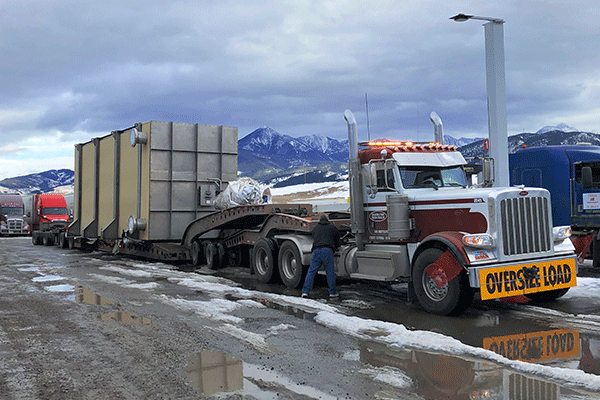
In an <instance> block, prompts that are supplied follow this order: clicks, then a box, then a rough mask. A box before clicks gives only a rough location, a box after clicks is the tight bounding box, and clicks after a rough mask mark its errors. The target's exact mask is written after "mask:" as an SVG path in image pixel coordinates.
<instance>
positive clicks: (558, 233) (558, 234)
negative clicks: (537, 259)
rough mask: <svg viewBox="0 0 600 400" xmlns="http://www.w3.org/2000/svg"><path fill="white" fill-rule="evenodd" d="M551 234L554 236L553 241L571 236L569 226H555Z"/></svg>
mask: <svg viewBox="0 0 600 400" xmlns="http://www.w3.org/2000/svg"><path fill="white" fill-rule="evenodd" d="M552 236H554V241H555V242H560V241H561V240H565V239H568V238H570V237H571V227H570V226H555V227H554V228H552Z"/></svg>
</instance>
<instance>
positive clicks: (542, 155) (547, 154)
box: [509, 144, 600, 267]
mask: <svg viewBox="0 0 600 400" xmlns="http://www.w3.org/2000/svg"><path fill="white" fill-rule="evenodd" d="M509 165H510V181H511V184H513V185H527V186H534V187H542V188H545V189H547V190H548V191H550V196H551V198H552V219H553V222H554V225H555V226H558V225H570V226H571V227H572V230H573V241H574V243H575V245H576V248H577V253H578V254H582V253H583V256H585V253H587V252H588V250H590V247H592V248H593V249H592V250H593V265H594V267H600V237H599V229H600V147H599V146H592V145H587V144H578V145H561V146H544V147H529V148H523V149H521V150H519V151H517V152H515V153H514V154H511V155H510V156H509ZM592 244H593V245H592Z"/></svg>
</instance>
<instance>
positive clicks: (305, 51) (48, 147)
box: [0, 0, 600, 180]
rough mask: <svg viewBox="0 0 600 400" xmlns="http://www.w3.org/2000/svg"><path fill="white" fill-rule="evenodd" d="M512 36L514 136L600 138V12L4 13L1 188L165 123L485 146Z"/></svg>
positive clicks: (308, 8) (387, 5) (74, 5)
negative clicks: (140, 128) (437, 121)
mask: <svg viewBox="0 0 600 400" xmlns="http://www.w3.org/2000/svg"><path fill="white" fill-rule="evenodd" d="M461 12H463V13H467V14H474V15H478V16H486V17H498V18H502V19H504V20H506V23H505V24H504V43H505V58H506V87H507V99H508V104H507V107H508V109H507V114H508V115H507V117H508V134H509V135H513V134H516V133H520V132H523V131H525V132H535V131H537V130H538V129H540V128H542V127H543V126H545V125H557V124H558V123H561V122H562V123H566V124H568V125H570V126H572V127H575V128H577V129H579V130H582V131H594V132H595V131H600V110H599V104H600V101H599V100H600V91H599V90H598V89H599V86H600V57H599V51H598V50H599V44H600V22H599V21H600V3H598V2H597V1H591V0H589V1H582V0H564V1H558V0H546V1H528V0H519V1H505V0H503V1H488V0H486V1H455V0H445V1H439V0H402V1H399V0H369V1H360V0H347V1H344V0H330V1H326V0H316V1H298V0H293V1H288V0H277V1H269V0H263V1H252V0H243V1H242V0H219V1H216V0H211V1H201V0H193V1H187V0H183V1H173V0H169V1H157V0H153V1H128V0H118V1H113V0H103V1H93V2H92V1H84V0H74V1H56V0H39V1H28V0H0V180H1V179H3V178H6V177H12V176H18V175H24V174H28V173H32V172H41V171H45V170H48V169H58V168H70V169H73V152H74V147H73V145H74V144H75V143H82V142H86V141H89V140H90V139H91V138H93V137H98V136H104V135H107V134H109V133H110V131H112V130H116V129H123V128H127V127H129V126H131V125H133V124H135V123H136V122H145V121H149V120H164V121H177V122H191V123H202V124H214V125H229V126H237V127H238V128H239V137H240V138H241V137H243V136H245V135H247V134H248V133H250V132H251V131H253V130H254V129H256V128H259V127H261V126H264V125H268V126H270V127H271V128H273V129H275V130H276V131H278V132H279V133H282V134H287V135H291V136H302V135H311V134H318V135H325V136H329V137H332V138H336V139H345V138H346V134H347V130H346V125H345V121H344V118H343V112H344V110H345V109H351V110H352V111H353V112H354V113H355V115H356V118H357V121H358V132H359V139H360V140H363V139H366V138H367V128H366V126H367V124H366V113H365V93H368V100H369V126H370V137H371V138H376V137H388V138H390V139H392V138H393V139H398V140H403V139H406V140H408V139H410V140H430V139H431V138H432V137H433V126H432V124H431V122H430V121H429V113H430V112H431V111H436V112H437V113H438V114H439V115H440V117H441V118H442V121H443V123H444V133H445V134H446V135H451V136H454V137H457V138H458V137H482V136H486V135H487V111H486V109H487V106H486V85H485V50H484V45H485V41H484V28H483V26H482V24H483V21H474V20H471V21H467V22H464V23H456V22H454V21H452V20H450V19H449V17H451V16H453V15H455V14H457V13H461Z"/></svg>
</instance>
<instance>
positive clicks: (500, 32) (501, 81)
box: [450, 14, 509, 186]
mask: <svg viewBox="0 0 600 400" xmlns="http://www.w3.org/2000/svg"><path fill="white" fill-rule="evenodd" d="M450 19H453V20H454V21H456V22H465V21H467V20H469V19H476V20H482V21H488V22H487V23H485V24H483V27H484V29H485V69H486V81H487V106H488V129H489V138H490V157H491V158H493V159H494V185H493V186H509V170H508V131H507V126H506V76H505V73H504V22H505V21H504V20H503V19H500V18H488V17H478V16H475V15H465V14H458V15H455V16H453V17H450Z"/></svg>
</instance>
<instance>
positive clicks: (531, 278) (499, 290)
mask: <svg viewBox="0 0 600 400" xmlns="http://www.w3.org/2000/svg"><path fill="white" fill-rule="evenodd" d="M576 271H577V267H576V264H575V257H570V258H565V259H560V260H552V261H542V262H536V263H528V264H516V265H510V266H504V267H497V268H486V269H482V270H480V271H479V287H480V289H481V299H482V300H489V299H498V298H502V297H509V296H517V295H527V294H528V293H537V292H544V291H547V290H555V289H564V288H569V287H573V286H577V276H576Z"/></svg>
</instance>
